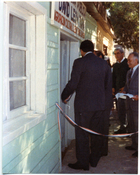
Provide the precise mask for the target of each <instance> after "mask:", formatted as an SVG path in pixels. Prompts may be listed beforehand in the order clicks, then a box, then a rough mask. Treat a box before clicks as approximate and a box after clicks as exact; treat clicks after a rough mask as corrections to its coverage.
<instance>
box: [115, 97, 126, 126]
mask: <svg viewBox="0 0 140 175" xmlns="http://www.w3.org/2000/svg"><path fill="white" fill-rule="evenodd" d="M117 110H118V117H119V121H120V125H121V126H120V129H123V128H124V125H125V124H126V108H125V99H121V98H119V99H118V101H117Z"/></svg>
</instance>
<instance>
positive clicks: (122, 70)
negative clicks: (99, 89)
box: [112, 58, 129, 93]
mask: <svg viewBox="0 0 140 175" xmlns="http://www.w3.org/2000/svg"><path fill="white" fill-rule="evenodd" d="M128 70H129V67H128V64H127V59H126V58H125V59H124V61H123V62H121V63H115V64H114V65H113V73H112V76H113V78H112V82H113V83H112V87H113V88H115V93H118V92H119V89H120V88H122V87H124V86H125V83H126V74H127V71H128Z"/></svg>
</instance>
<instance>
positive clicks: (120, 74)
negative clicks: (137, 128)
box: [112, 47, 129, 134]
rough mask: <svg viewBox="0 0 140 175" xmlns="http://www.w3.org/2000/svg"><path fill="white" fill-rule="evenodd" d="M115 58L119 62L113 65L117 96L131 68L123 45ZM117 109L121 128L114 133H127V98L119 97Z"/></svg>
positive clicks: (113, 89) (114, 91)
mask: <svg viewBox="0 0 140 175" xmlns="http://www.w3.org/2000/svg"><path fill="white" fill-rule="evenodd" d="M114 54H115V58H116V60H117V62H116V63H115V64H114V65H113V72H112V82H113V83H112V86H113V87H112V94H113V95H114V96H115V94H117V93H118V92H122V91H123V89H124V86H125V83H126V74H127V71H128V70H129V67H128V64H127V59H126V58H125V57H124V51H123V49H122V48H121V47H118V48H116V49H115V50H114ZM116 103H117V111H118V118H119V121H120V128H119V130H118V131H115V132H114V134H122V133H126V132H127V131H126V127H125V124H126V110H125V99H122V98H118V100H117V101H116Z"/></svg>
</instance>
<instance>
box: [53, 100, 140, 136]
mask: <svg viewBox="0 0 140 175" xmlns="http://www.w3.org/2000/svg"><path fill="white" fill-rule="evenodd" d="M55 105H56V107H57V108H58V109H59V111H60V112H61V113H62V114H63V115H64V117H65V118H66V119H67V120H68V121H69V122H70V123H71V124H72V125H73V126H77V127H79V128H81V129H82V130H84V131H87V132H89V133H91V134H96V135H101V136H106V137H127V136H131V135H133V134H136V133H138V131H137V132H134V133H127V134H114V135H105V134H101V133H98V132H95V131H92V130H90V129H88V128H85V127H82V126H80V125H78V124H77V123H75V121H74V120H72V119H71V118H70V117H69V116H68V115H67V114H65V113H64V111H63V110H62V108H61V107H60V106H59V104H58V103H56V104H55ZM59 111H58V127H59V134H60V138H61V127H60V113H59Z"/></svg>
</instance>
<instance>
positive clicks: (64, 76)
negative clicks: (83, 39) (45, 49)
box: [60, 34, 79, 152]
mask: <svg viewBox="0 0 140 175" xmlns="http://www.w3.org/2000/svg"><path fill="white" fill-rule="evenodd" d="M60 36H61V37H60V94H61V93H62V91H63V89H64V87H65V86H66V84H67V82H68V80H69V79H70V73H71V70H72V65H73V61H74V59H76V58H78V57H79V42H78V41H75V40H73V39H72V38H70V37H69V36H67V35H64V34H61V35H60ZM74 96H75V94H73V96H72V98H71V99H70V101H69V102H68V104H67V105H66V104H64V103H62V101H61V100H60V106H61V108H62V109H63V110H64V112H65V113H66V114H68V115H69V116H70V117H71V118H72V119H73V120H74ZM60 123H61V150H62V152H64V150H65V148H66V147H67V146H68V145H69V144H70V142H71V140H73V139H75V132H74V131H75V128H74V127H73V126H71V124H70V123H69V122H68V121H67V120H66V119H65V118H64V116H63V115H62V114H61V116H60Z"/></svg>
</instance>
